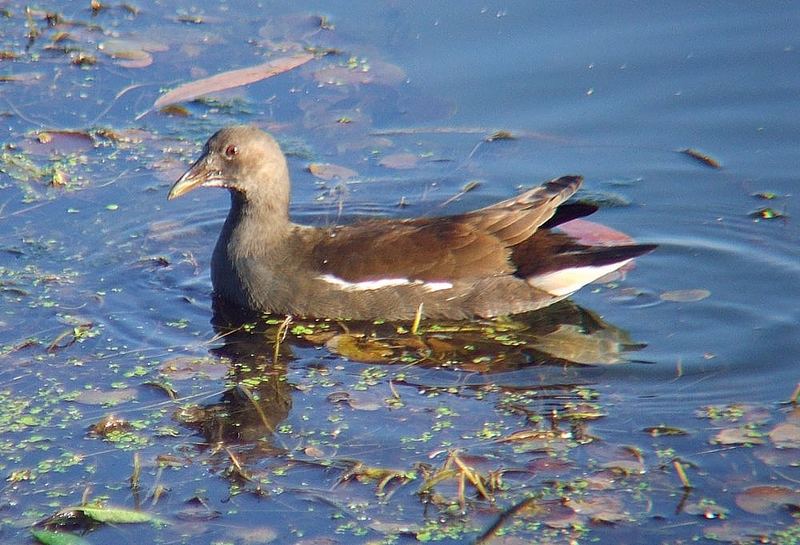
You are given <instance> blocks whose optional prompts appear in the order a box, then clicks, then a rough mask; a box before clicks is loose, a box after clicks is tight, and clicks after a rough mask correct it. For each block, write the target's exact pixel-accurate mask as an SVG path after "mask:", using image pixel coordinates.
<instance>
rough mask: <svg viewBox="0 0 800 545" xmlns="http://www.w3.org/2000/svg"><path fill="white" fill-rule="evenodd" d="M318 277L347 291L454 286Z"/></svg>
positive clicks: (420, 282) (438, 288) (392, 279)
mask: <svg viewBox="0 0 800 545" xmlns="http://www.w3.org/2000/svg"><path fill="white" fill-rule="evenodd" d="M317 278H318V279H320V280H324V281H325V282H328V283H329V284H333V285H335V286H337V287H339V288H340V289H343V290H346V291H368V290H379V289H381V288H391V287H397V286H422V287H423V288H424V289H425V290H427V291H440V290H448V289H450V288H452V287H453V284H451V283H450V282H422V281H420V280H415V281H413V282H412V281H411V280H409V279H408V278H381V279H380V280H367V281H364V282H348V281H347V280H342V279H341V278H339V277H338V276H334V275H332V274H323V275H322V276H318V277H317Z"/></svg>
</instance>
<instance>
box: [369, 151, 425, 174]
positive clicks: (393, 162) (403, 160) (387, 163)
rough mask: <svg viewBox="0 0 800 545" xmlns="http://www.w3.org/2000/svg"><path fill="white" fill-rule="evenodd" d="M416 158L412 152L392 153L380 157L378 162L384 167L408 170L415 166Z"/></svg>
mask: <svg viewBox="0 0 800 545" xmlns="http://www.w3.org/2000/svg"><path fill="white" fill-rule="evenodd" d="M418 160H419V159H418V158H417V156H416V155H414V154H413V153H393V154H391V155H387V156H386V157H384V158H383V159H381V160H380V161H379V162H378V164H379V165H380V166H382V167H384V168H392V169H395V170H409V169H412V168H414V167H416V166H417V161H418Z"/></svg>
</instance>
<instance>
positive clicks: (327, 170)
mask: <svg viewBox="0 0 800 545" xmlns="http://www.w3.org/2000/svg"><path fill="white" fill-rule="evenodd" d="M308 171H309V172H310V173H311V174H313V175H314V176H315V177H316V178H319V179H321V180H333V179H334V178H339V179H340V180H347V179H349V178H353V177H355V176H357V175H358V173H357V172H356V171H355V170H351V169H349V168H347V167H343V166H339V165H334V164H333V163H311V164H310V165H308Z"/></svg>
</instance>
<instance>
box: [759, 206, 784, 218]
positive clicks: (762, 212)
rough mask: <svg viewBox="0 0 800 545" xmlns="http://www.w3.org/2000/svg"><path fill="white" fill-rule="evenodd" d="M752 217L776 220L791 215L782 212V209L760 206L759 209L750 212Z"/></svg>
mask: <svg viewBox="0 0 800 545" xmlns="http://www.w3.org/2000/svg"><path fill="white" fill-rule="evenodd" d="M750 217H751V218H756V219H762V220H776V219H781V218H788V217H789V215H788V214H786V213H785V212H781V211H780V210H775V209H774V208H770V207H768V206H766V207H764V208H759V209H758V210H753V211H752V212H750Z"/></svg>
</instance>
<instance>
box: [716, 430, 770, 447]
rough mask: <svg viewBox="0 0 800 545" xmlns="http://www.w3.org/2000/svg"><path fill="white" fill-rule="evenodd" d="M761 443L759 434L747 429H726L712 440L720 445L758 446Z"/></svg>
mask: <svg viewBox="0 0 800 545" xmlns="http://www.w3.org/2000/svg"><path fill="white" fill-rule="evenodd" d="M763 442H764V439H763V438H762V437H761V434H760V433H758V432H757V431H753V430H751V429H749V428H726V429H724V430H722V431H720V432H719V433H718V434H717V435H715V436H714V439H713V440H712V443H717V444H720V445H760V444H761V443H763Z"/></svg>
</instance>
